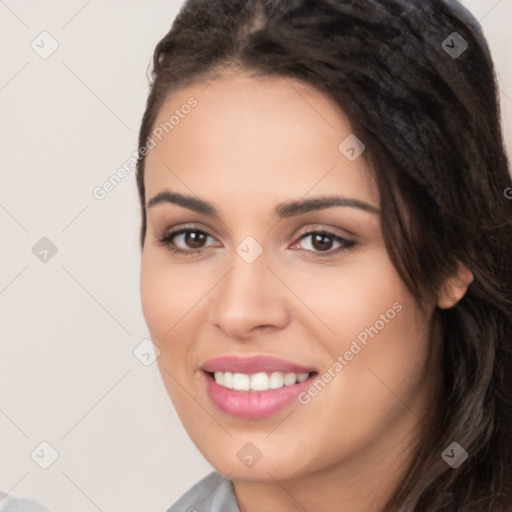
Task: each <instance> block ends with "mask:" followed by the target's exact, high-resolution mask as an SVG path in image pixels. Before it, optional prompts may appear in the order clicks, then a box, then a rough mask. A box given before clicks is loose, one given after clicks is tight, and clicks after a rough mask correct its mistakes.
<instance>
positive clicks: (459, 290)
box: [437, 262, 473, 309]
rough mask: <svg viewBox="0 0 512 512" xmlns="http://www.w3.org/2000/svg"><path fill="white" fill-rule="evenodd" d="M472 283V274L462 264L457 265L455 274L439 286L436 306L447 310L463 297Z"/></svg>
mask: <svg viewBox="0 0 512 512" xmlns="http://www.w3.org/2000/svg"><path fill="white" fill-rule="evenodd" d="M472 282H473V274H472V273H471V271H470V270H469V269H468V268H467V267H466V266H465V265H463V264H462V263H460V262H458V263H457V270H456V272H455V274H453V275H452V276H450V277H449V278H448V279H447V280H446V281H445V282H444V283H443V285H442V286H441V288H440V290H439V293H438V296H437V306H438V307H439V308H441V309H448V308H451V307H453V306H455V304H457V302H459V300H460V299H462V297H463V296H464V294H465V293H466V291H467V289H468V287H469V285H470V284H471V283H472Z"/></svg>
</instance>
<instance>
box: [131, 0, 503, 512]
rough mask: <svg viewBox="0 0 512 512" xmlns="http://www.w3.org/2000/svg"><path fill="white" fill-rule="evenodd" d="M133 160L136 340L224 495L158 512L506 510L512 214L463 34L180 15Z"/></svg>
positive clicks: (488, 68)
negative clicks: (154, 355)
mask: <svg viewBox="0 0 512 512" xmlns="http://www.w3.org/2000/svg"><path fill="white" fill-rule="evenodd" d="M139 144H140V158H139V162H138V169H137V184H138V189H139V193H140V200H141V206H142V229H141V247H142V262H141V298H142V307H143V311H144V316H145V319H146V322H147V325H148V328H149V331H150V333H151V337H152V340H153V342H154V343H155V345H156V346H157V347H158V349H159V350H160V353H161V354H160V357H159V358H158V364H159V369H160V372H161V375H162V379H163V382H164V384H165V386H166V389H167V391H168V393H169V396H170V398H171V400H172V401H173V404H174V406H175V408H176V410H177V412H178V414H179V416H180V418H181V420H182V422H183V425H184V427H185V428H186V430H187V432H188V434H189V435H190V437H191V439H192V441H193V442H194V443H195V444H196V446H197V447H198V449H199V450H200V451H201V452H202V453H203V455H204V456H205V457H206V459H207V460H208V461H209V462H210V463H211V464H212V466H213V467H214V468H215V469H216V471H215V472H214V473H212V474H211V475H209V476H208V477H206V478H205V479H203V480H202V481H201V482H199V483H198V484H197V485H195V486H194V487H193V488H192V489H191V490H190V491H189V492H188V493H187V494H185V496H183V497H182V498H181V499H180V500H179V501H178V502H177V503H176V504H175V505H174V506H173V507H171V509H170V512H174V511H178V510H189V511H194V510H197V511H199V512H202V511H219V512H220V511H223V512H226V511H233V512H236V511H240V512H255V511H260V510H267V511H272V512H282V511H290V510H307V511H310V512H317V511H351V512H360V511H366V512H368V511H372V512H377V511H379V512H381V511H400V512H405V511H414V510H417V511H428V512H438V511H443V512H446V511H465V512H468V511H478V512H481V511H489V512H490V511H493V512H497V511H506V510H512V496H511V493H512V491H511V483H510V482H511V481H510V469H511V452H510V429H509V425H510V409H511V408H510V388H511V382H510V378H509V377H510V373H511V371H510V370H512V367H511V359H510V345H511V339H512V321H511V289H512V283H511V264H512V263H511V258H510V254H511V252H512V251H511V249H512V232H511V206H512V203H511V201H510V200H508V199H507V193H506V191H507V190H512V189H511V188H510V187H511V180H510V176H509V173H508V164H507V159H506V156H505V153H504V149H503V143H502V135H501V131H500V124H499V110H498V105H497V98H496V86H495V82H494V70H493V65H492V62H491V59H490V55H489V51H488V48H487V44H486V42H485V40H484V38H483V36H482V33H481V31H480V28H479V26H478V24H477V23H476V22H475V20H474V19H473V18H472V17H471V15H470V14H469V13H468V12H467V11H466V10H465V9H463V8H462V7H460V6H459V5H458V4H457V3H455V2H450V1H442V0H432V1H429V2H423V1H420V0H414V1H406V0H380V1H377V0H365V1H356V0H315V1H307V0H297V1H292V2H286V1H279V0H273V1H272V0H267V1H265V0H189V1H188V2H187V3H186V4H185V6H184V7H183V9H182V11H181V12H180V14H179V16H178V17H177V19H176V21H175V23H174V25H173V27H172V29H171V30H170V32H169V33H168V34H167V35H166V36H165V37H164V38H163V39H162V40H161V41H160V42H159V44H158V45H157V47H156V50H155V53H154V59H153V74H152V83H151V91H150V95H149V98H148V101H147V108H146V111H145V113H144V117H143V120H142V125H141V130H140V137H139Z"/></svg>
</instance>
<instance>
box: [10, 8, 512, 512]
mask: <svg viewBox="0 0 512 512" xmlns="http://www.w3.org/2000/svg"><path fill="white" fill-rule="evenodd" d="M181 3H182V2H181V1H174V2H173V1H169V0H168V1H163V0H151V1H146V2H142V1H138V2H135V1H134V2H122V1H121V0H108V1H106V0H103V1H101V0H92V1H91V0H89V1H84V0H76V1H67V2H65V1H63V0H61V1H56V0H52V1H46V2H38V1H36V0H32V1H21V0H20V1H14V0H5V1H0V34H2V35H1V38H2V45H1V48H2V49H1V62H2V66H1V68H0V119H1V133H0V141H1V145H2V160H1V171H0V172H1V180H2V181H1V183H2V186H1V188H0V229H1V233H2V259H1V266H0V311H1V321H0V337H1V338H0V339H1V345H0V347H1V348H0V350H1V352H0V488H3V489H4V490H11V489H12V493H13V494H16V495H27V496H33V497H37V498H38V499H40V500H41V501H43V502H46V503H47V504H48V505H50V506H51V507H52V508H53V510H54V511H55V512H64V511H69V510H72V511H73V512H95V511H98V510H100V511H103V512H120V511H123V512H141V511H144V512H151V511H155V512H156V511H164V510H166V508H167V507H168V506H170V505H171V503H173V502H174V500H176V499H177V498H178V497H179V496H180V495H181V494H182V493H183V492H184V491H185V490H186V489H187V488H188V487H189V486H190V485H192V483H194V482H195V481H197V480H198V479H199V478H200V477H202V476H203V475H204V474H206V473H208V472H209V471H210V466H209V465H208V464H207V463H206V462H205V461H204V460H203V459H202V457H201V455H200V454H199V453H198V451H197V450H196V449H195V447H194V446H193V445H192V443H191V442H190V441H189V440H188V438H187V436H186V434H185V433H184V430H183V428H182V427H181V425H180V423H179V421H178V419H177V416H176V414H175V412H174V410H173V408H172V406H171V404H170V402H169V400H168V398H167V395H166V393H165V391H164V389H163V386H162V385H161V381H160V377H159V374H158V370H157V368H156V365H155V364H153V365H150V366H144V365H143V364H142V363H141V362H140V361H139V360H138V359H136V358H135V357H134V354H133V350H134V349H135V347H136V346H137V345H138V344H139V343H141V341H142V340H143V339H144V338H146V336H147V335H148V332H147V329H146V326H145V323H144V319H143V316H142V312H141V308H140V302H139V284H138V277H139V249H138V234H139V204H138V198H137V193H136V187H135V181H134V173H133V172H132V173H130V174H129V175H128V176H127V177H126V178H125V179H124V180H123V181H122V182H121V183H120V184H119V185H118V186H117V187H116V188H115V189H114V190H112V191H111V192H110V193H109V194H107V196H106V197H105V198H104V199H103V200H97V199H95V198H94V197H93V195H92V191H93V189H94V188H95V187H97V186H100V185H101V184H102V183H104V182H105V181H106V180H107V179H108V178H109V177H110V176H111V175H112V174H113V173H114V172H115V171H116V170H117V169H118V168H119V167H121V166H122V165H123V164H124V163H125V162H126V161H127V160H128V159H129V158H130V156H132V152H133V151H134V150H135V149H136V147H137V130H138V126H139V121H140V118H141V115H142V112H143V107H144V101H145V98H146V93H147V85H146V70H147V66H148V63H149V60H150V57H151V54H152V51H153V48H154V46H155V44H156V43H157V41H158V40H159V39H160V38H161V37H162V36H163V35H164V34H165V33H166V32H167V31H168V29H169V28H170V25H171V22H172V20H173V19H174V17H175V15H176V13H177V11H178V9H179V7H180V5H181ZM464 4H465V5H467V6H468V7H469V8H470V9H471V10H472V11H473V13H474V15H475V16H476V18H477V19H479V20H481V23H482V25H483V28H484V31H485V33H486V35H487V37H488V39H489V42H490V45H491V49H492V52H493V55H494V58H495V62H496V65H497V69H498V73H499V78H500V89H501V101H502V106H503V115H504V124H505V133H506V140H507V145H508V148H511V147H512V129H511V119H512V66H511V65H510V53H511V50H512V38H511V35H510V30H509V23H510V20H511V19H512V0H499V1H497V0H467V1H465V2H464ZM43 31H47V32H48V33H49V34H51V37H52V38H53V39H55V40H56V41H57V42H58V45H59V46H58V49H57V50H56V51H55V53H53V54H52V55H51V56H50V57H48V58H47V59H42V58H40V57H39V55H38V54H37V53H36V52H35V51H34V50H33V49H32V48H31V42H32V41H34V40H35V43H34V44H35V45H39V47H40V49H39V51H43V50H45V51H48V49H50V48H51V43H52V41H51V40H50V39H45V40H44V41H45V42H44V43H41V38H40V37H38V36H39V34H40V33H41V32H43ZM41 37H48V36H41ZM43 45H44V48H43ZM42 237H47V238H49V239H50V240H51V241H52V243H53V244H55V246H56V247H57V249H58V252H57V253H56V254H55V256H53V257H52V258H51V259H49V261H47V262H46V263H43V262H41V261H39V259H37V258H36V256H35V255H34V254H33V253H32V247H33V246H34V245H35V244H36V243H37V242H38V241H39V240H40V239H41V238H42ZM43 441H47V442H49V443H50V444H51V445H52V446H53V447H54V448H55V449H56V450H57V452H58V453H59V456H58V458H57V459H56V461H55V462H54V463H53V464H52V465H51V466H50V467H49V468H48V469H42V468H41V467H39V465H38V464H36V462H35V461H34V460H33V459H32V458H31V453H32V452H33V451H34V450H36V451H35V455H34V459H35V460H36V461H39V463H42V464H44V462H45V461H46V462H48V461H49V460H50V459H49V458H48V457H50V455H51V452H50V449H48V448H45V447H44V446H43V447H42V448H41V447H40V446H39V445H40V443H41V442H43ZM41 449H42V450H43V451H42V452H41ZM38 455H39V458H38Z"/></svg>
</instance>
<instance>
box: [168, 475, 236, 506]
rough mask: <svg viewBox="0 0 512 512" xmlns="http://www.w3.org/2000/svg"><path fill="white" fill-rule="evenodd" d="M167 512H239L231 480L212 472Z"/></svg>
mask: <svg viewBox="0 0 512 512" xmlns="http://www.w3.org/2000/svg"><path fill="white" fill-rule="evenodd" d="M167 512H240V510H239V508H238V504H237V502H236V497H235V491H234V489H233V483H232V482H231V480H227V479H226V478H224V477H223V476H222V475H220V474H219V473H217V472H216V471H213V472H212V473H210V474H209V475H207V476H205V477H204V478H203V479H202V480H200V481H199V482H197V483H196V484H195V485H194V486H193V487H191V488H190V489H189V490H188V491H187V492H186V493H185V494H184V495H183V496H182V497H181V498H180V499H179V500H178V501H177V502H176V503H175V504H174V505H173V506H172V507H171V508H170V509H169V510H168V511H167Z"/></svg>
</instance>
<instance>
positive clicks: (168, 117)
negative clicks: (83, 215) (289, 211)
mask: <svg viewBox="0 0 512 512" xmlns="http://www.w3.org/2000/svg"><path fill="white" fill-rule="evenodd" d="M190 105H194V106H193V107H190ZM159 127H161V130H160V131H161V132H162V133H161V135H160V136H161V140H159V139H158V138H157V137H154V136H153V139H154V142H155V143H156V146H155V147H154V148H153V149H151V150H150V152H149V153H148V156H147V158H146V165H145V168H146V171H145V184H146V192H147V193H146V197H148V198H149V197H151V196H152V195H153V194H156V193H158V192H160V191H161V190H162V189H163V188H170V189H173V190H176V191H183V192H186V193H190V191H191V190H192V192H193V193H195V194H197V195H203V196H206V197H209V196H211V195H212V194H215V195H216V196H220V197H219V198H220V200H223V199H226V198H230V199H231V200H233V198H234V197H236V198H239V199H240V202H241V203H243V202H244V201H254V200H255V199H258V201H259V202H262V201H264V200H269V201H273V202H279V201H281V200H282V199H283V194H284V195H286V197H302V196H304V195H305V194H308V193H315V195H317V194H327V193H332V192H333V191H335V192H337V193H341V194H344V195H347V196H348V195H350V196H355V197H358V198H359V199H363V200H367V201H369V202H372V203H373V204H375V205H378V202H379V200H378V193H377V190H376V186H375V184H374V182H373V179H372V177H371V172H370V170H369V169H368V167H367V165H366V162H365V159H364V158H363V157H360V158H357V159H356V160H354V161H350V160H349V159H348V158H347V157H346V155H345V154H344V153H343V152H342V151H340V148H339V146H340V143H342V142H343V141H344V140H345V139H347V137H349V136H351V135H352V127H351V125H350V122H349V119H348V118H347V116H346V115H345V114H344V113H343V111H342V110H341V109H340V108H339V107H338V106H337V105H336V104H335V102H334V101H333V100H332V99H331V98H329V97H328V96H326V95H324V94H322V93H321V92H319V91H318V90H316V89H314V88H313V87H310V86H308V85H307V84H304V83H302V82H298V81H293V80H291V79H288V78H282V77H251V76H248V75H240V74H238V75H230V76H221V77H219V78H217V79H215V80H214V81H213V82H211V83H210V84H197V85H193V86H190V87H187V88H184V89H181V90H179V91H177V92H175V93H173V94H171V95H170V96H168V98H167V99H166V101H165V102H164V104H163V106H162V108H161V109H160V111H159V113H158V116H157V119H156V122H155V125H154V127H153V133H154V131H155V129H158V128H159ZM162 128H163V129H162ZM167 132H168V133H167ZM349 140H350V139H349ZM187 188H189V189H191V190H187Z"/></svg>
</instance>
